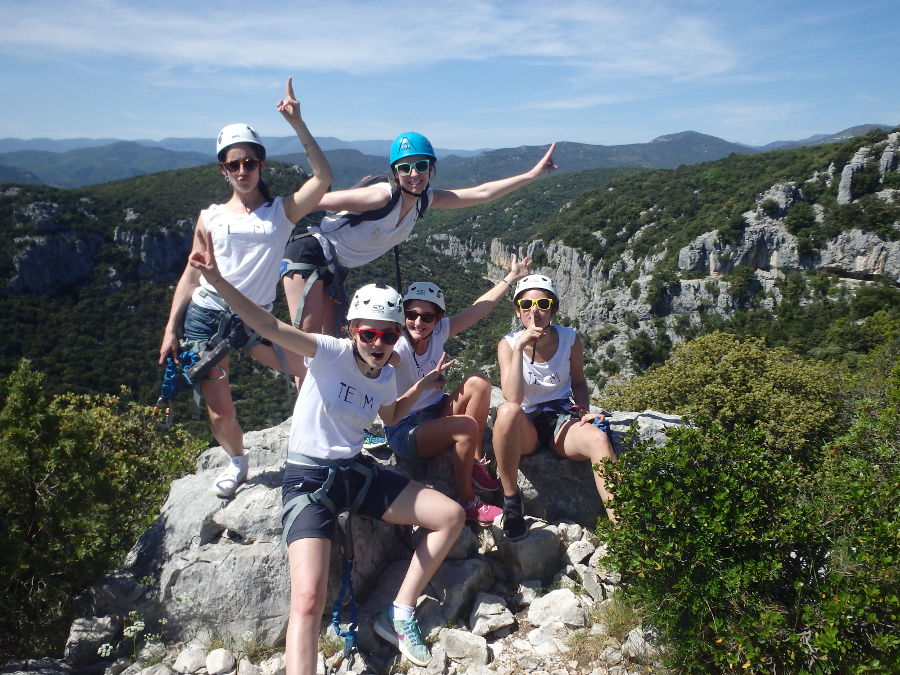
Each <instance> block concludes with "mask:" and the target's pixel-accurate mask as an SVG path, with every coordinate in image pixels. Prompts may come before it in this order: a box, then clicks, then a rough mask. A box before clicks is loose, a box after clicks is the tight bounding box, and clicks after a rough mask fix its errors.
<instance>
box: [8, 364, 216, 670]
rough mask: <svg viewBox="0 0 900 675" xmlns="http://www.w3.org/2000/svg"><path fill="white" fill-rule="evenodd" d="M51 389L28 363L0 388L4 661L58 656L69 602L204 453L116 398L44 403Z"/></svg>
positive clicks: (118, 554)
mask: <svg viewBox="0 0 900 675" xmlns="http://www.w3.org/2000/svg"><path fill="white" fill-rule="evenodd" d="M44 381H45V378H44V376H43V375H41V374H40V373H37V372H35V371H34V370H32V368H31V365H30V363H29V362H28V361H24V360H23V361H22V362H21V363H20V364H19V367H18V368H17V369H16V371H14V372H13V373H11V374H10V375H9V376H8V377H7V378H4V379H2V380H0V466H3V472H2V473H0V515H2V519H3V528H0V579H2V584H3V589H2V592H3V597H4V611H3V613H2V614H0V659H5V658H10V657H14V656H30V655H33V654H34V653H48V652H58V651H59V650H60V649H61V647H62V639H63V638H64V637H65V633H64V631H65V629H66V628H67V623H68V621H69V620H70V615H71V608H70V603H71V599H72V597H74V595H75V594H76V593H78V592H79V591H81V590H83V589H84V588H86V587H87V586H89V585H90V584H91V583H94V582H95V581H96V580H97V579H98V578H99V577H100V576H101V575H102V574H104V573H105V572H107V571H108V570H110V569H111V568H112V567H113V566H114V565H115V564H117V563H118V562H119V561H120V560H121V558H122V557H123V556H124V555H125V553H126V552H127V551H128V550H129V548H130V547H131V545H132V543H133V542H134V539H135V538H136V536H137V535H138V534H139V533H140V532H141V531H142V530H143V529H145V528H146V527H147V526H148V525H149V524H150V523H151V522H152V520H153V519H154V518H155V516H156V513H157V511H158V507H159V506H160V505H161V504H162V501H163V499H164V498H165V496H166V494H167V493H168V490H169V484H170V482H171V481H172V480H173V479H174V478H177V477H179V476H181V475H183V474H184V473H186V472H187V471H188V470H189V469H190V468H191V467H192V460H193V458H194V457H195V456H196V454H197V452H198V451H199V450H200V448H201V447H202V445H203V444H202V442H200V441H196V440H192V439H190V438H189V437H187V436H186V435H185V434H184V433H182V432H180V431H179V430H177V429H175V430H172V431H170V432H169V433H167V434H160V433H158V432H157V431H156V430H155V429H154V427H153V424H152V422H151V421H150V420H149V419H148V417H147V415H146V412H147V411H146V410H144V409H141V408H140V407H139V406H137V405H135V404H134V403H126V402H123V400H122V399H121V398H120V397H119V396H114V395H74V394H63V395H60V396H56V397H53V398H48V397H47V396H46V395H45V394H44ZM126 393H127V392H123V394H126Z"/></svg>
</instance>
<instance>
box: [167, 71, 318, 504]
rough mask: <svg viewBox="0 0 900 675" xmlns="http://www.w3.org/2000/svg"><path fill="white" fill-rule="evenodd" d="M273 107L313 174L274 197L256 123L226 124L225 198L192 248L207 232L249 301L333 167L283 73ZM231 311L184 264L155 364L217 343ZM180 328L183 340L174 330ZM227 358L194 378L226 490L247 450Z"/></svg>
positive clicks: (268, 355)
mask: <svg viewBox="0 0 900 675" xmlns="http://www.w3.org/2000/svg"><path fill="white" fill-rule="evenodd" d="M277 108H278V111H279V112H280V113H281V114H282V116H284V118H285V119H286V120H287V122H288V124H290V125H291V127H292V128H293V129H294V131H295V132H296V133H297V137H298V138H299V139H300V142H301V143H302V144H303V148H304V150H305V151H306V155H307V157H309V162H310V166H311V167H312V170H313V175H312V176H311V177H310V178H309V179H308V180H307V181H306V182H305V183H303V185H301V186H300V188H299V189H298V190H297V191H296V192H294V193H293V194H292V195H289V196H286V197H283V198H282V197H272V195H271V194H270V193H269V188H268V186H267V185H266V183H265V182H264V181H263V179H262V172H263V169H264V168H265V165H266V162H265V160H266V149H265V146H264V145H263V144H262V141H261V140H260V138H259V135H258V134H257V133H256V131H255V130H254V129H253V128H252V127H250V126H249V125H247V124H229V125H228V126H226V127H225V128H224V129H222V131H221V133H219V136H218V139H217V140H216V155H217V157H218V160H219V171H220V172H221V173H222V175H223V176H224V177H225V181H226V183H227V184H228V186H229V188H231V198H230V199H229V200H228V201H227V202H225V203H224V204H213V205H211V206H210V207H209V208H207V209H204V210H203V211H202V212H201V213H200V217H199V218H197V225H196V227H195V230H194V242H193V247H192V248H191V255H193V254H194V253H196V252H197V251H199V250H200V247H201V241H202V239H203V236H204V235H205V234H207V233H208V234H209V235H210V237H211V238H212V242H213V245H214V246H215V250H216V254H217V255H218V256H219V265H220V269H221V271H222V274H223V275H224V276H225V278H226V279H228V280H229V281H230V282H231V283H232V284H234V285H235V286H237V287H238V288H239V289H240V290H241V291H242V292H243V293H245V294H246V295H247V296H248V297H249V298H251V299H252V300H253V301H254V302H256V303H258V304H260V305H263V306H265V307H271V305H272V303H273V301H274V300H275V291H276V289H277V288H278V272H279V268H280V264H281V256H282V252H283V251H284V246H285V244H286V242H287V240H288V238H289V237H290V235H291V231H292V230H293V227H294V223H296V222H297V221H298V220H300V219H301V218H302V217H303V216H305V215H306V214H307V213H309V212H310V211H312V210H314V209H315V208H316V205H317V204H318V202H319V200H320V199H321V198H322V195H324V194H325V190H326V189H328V185H329V184H330V183H331V180H332V175H331V167H329V165H328V161H327V160H326V159H325V155H324V154H322V151H321V150H320V149H319V146H318V144H317V143H316V140H315V139H314V138H313V137H312V135H311V134H310V133H309V130H308V129H307V128H306V124H305V123H304V122H303V120H302V119H301V117H300V103H299V102H298V101H297V99H296V98H295V97H294V90H293V86H292V82H291V78H288V81H287V86H286V91H285V97H284V98H283V99H282V100H281V101H279V102H278V105H277ZM233 316H234V312H233V311H232V310H231V309H230V308H229V307H228V305H227V303H226V302H225V301H223V300H222V299H221V298H220V297H219V296H218V294H217V293H216V291H215V289H214V288H213V287H212V286H211V285H210V284H208V283H207V282H205V281H203V280H202V278H201V275H200V272H199V271H198V270H197V269H196V268H194V267H192V266H191V265H186V266H185V268H184V272H183V273H182V275H181V278H180V279H179V281H178V285H177V286H176V287H175V294H174V297H173V298H172V308H171V310H170V311H169V320H168V323H167V324H166V327H165V331H164V333H163V339H162V344H161V346H160V349H159V362H160V364H164V363H166V360H167V358H168V357H172V358H173V359H174V361H175V362H176V363H179V361H178V353H179V351H180V350H181V349H194V350H196V351H197V352H201V353H202V352H203V351H205V350H207V348H211V347H213V346H215V344H216V343H217V342H219V341H221V340H222V339H223V338H224V337H225V336H226V335H227V334H228V333H229V332H230V331H231V330H232V328H233V327H234V326H235V324H234V323H233ZM179 330H181V332H182V338H183V339H182V341H181V342H180V341H179V339H178V332H179ZM236 330H237V332H238V337H235V338H234V341H235V342H236V343H237V344H236V346H240V343H241V342H243V343H244V348H245V349H246V350H247V352H248V353H249V354H250V356H252V357H253V358H255V359H257V360H258V361H261V362H262V363H264V364H266V365H267V366H270V367H272V368H276V369H279V370H280V369H282V368H283V367H284V366H283V365H282V359H281V357H279V355H277V354H276V353H275V351H274V350H273V348H272V346H271V345H268V344H265V343H261V342H257V341H255V340H254V341H252V342H247V339H246V337H247V336H246V333H245V332H244V331H243V328H241V327H238V328H237V329H236ZM284 357H285V358H286V362H287V367H288V370H290V371H291V372H292V373H296V372H303V364H302V359H301V358H300V357H298V356H297V355H296V354H291V353H290V352H286V353H285V354H284ZM228 367H229V359H228V356H227V355H226V356H225V357H224V358H223V359H222V360H221V361H219V362H218V363H217V365H216V366H215V367H214V368H213V369H212V370H211V371H210V372H209V373H208V374H207V376H206V377H205V379H203V380H202V381H201V382H200V383H199V387H200V391H201V392H202V394H203V398H204V400H205V401H206V407H207V409H208V410H209V420H210V426H211V427H212V434H213V436H214V437H215V439H216V441H217V442H218V443H219V445H221V446H222V449H223V450H225V452H226V453H227V454H228V455H229V458H230V462H229V464H228V466H227V468H226V469H225V471H224V472H223V473H222V474H221V475H220V476H218V477H217V478H216V480H215V482H214V484H213V490H214V492H215V493H216V494H217V495H219V496H220V497H231V496H232V495H233V494H234V492H235V490H237V488H238V486H239V485H240V484H241V483H243V482H244V481H245V480H246V479H247V470H248V467H249V460H250V458H249V457H248V456H247V454H246V452H245V450H244V433H243V430H242V429H241V426H240V424H238V421H237V416H236V413H235V408H234V403H233V402H232V399H231V386H230V384H229V382H228Z"/></svg>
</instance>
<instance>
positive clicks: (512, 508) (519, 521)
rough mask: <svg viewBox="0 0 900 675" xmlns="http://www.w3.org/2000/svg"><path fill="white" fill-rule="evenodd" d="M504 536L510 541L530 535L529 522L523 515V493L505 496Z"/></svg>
mask: <svg viewBox="0 0 900 675" xmlns="http://www.w3.org/2000/svg"><path fill="white" fill-rule="evenodd" d="M501 526H502V528H503V536H504V537H506V538H507V539H509V540H510V541H518V540H519V539H524V538H525V537H526V536H527V535H528V523H526V522H525V516H524V515H522V495H521V494H519V493H517V494H516V496H515V497H504V498H503V521H502V525H501Z"/></svg>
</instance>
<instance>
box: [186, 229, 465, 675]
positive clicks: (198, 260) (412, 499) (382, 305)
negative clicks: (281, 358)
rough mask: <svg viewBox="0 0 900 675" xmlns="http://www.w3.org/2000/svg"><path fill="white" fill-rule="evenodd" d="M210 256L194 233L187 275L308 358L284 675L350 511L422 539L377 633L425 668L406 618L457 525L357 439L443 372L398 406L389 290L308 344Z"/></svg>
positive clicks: (370, 290) (289, 506)
mask: <svg viewBox="0 0 900 675" xmlns="http://www.w3.org/2000/svg"><path fill="white" fill-rule="evenodd" d="M213 248H214V243H213V241H212V238H211V236H210V234H209V233H203V234H202V237H201V247H200V249H199V250H197V251H195V252H194V253H192V254H191V259H190V264H191V265H192V266H193V268H195V269H197V270H198V271H199V272H200V273H202V275H203V277H204V278H205V280H206V281H207V283H209V284H210V286H211V287H213V288H215V289H216V291H217V292H218V293H219V294H220V295H221V296H222V297H223V298H225V300H227V301H228V303H229V304H230V305H231V306H232V307H233V308H234V309H235V311H236V312H237V313H238V314H240V316H241V317H242V318H243V320H244V321H245V322H246V324H247V325H248V326H250V327H251V328H252V329H253V330H255V331H256V332H257V333H259V334H260V335H261V336H263V337H265V338H267V339H269V340H271V341H272V342H274V343H277V344H280V345H281V346H282V347H284V348H285V349H287V350H290V351H292V352H295V353H297V354H300V355H302V356H304V357H306V365H307V367H308V369H309V370H308V373H307V377H306V378H305V380H304V382H303V386H302V387H301V389H300V393H299V395H298V397H297V402H296V405H295V406H294V416H293V419H292V420H291V430H290V435H289V438H288V449H287V450H288V452H287V461H286V464H285V470H284V477H283V480H282V505H283V512H282V526H283V536H282V540H283V541H284V542H285V543H286V545H287V550H288V566H289V569H290V576H291V604H290V614H289V619H288V628H287V634H286V638H285V658H286V661H287V671H288V673H291V675H297V674H299V673H313V672H315V668H316V656H317V644H316V643H317V638H318V634H319V629H320V626H321V623H322V613H323V611H324V609H325V599H326V587H327V583H328V572H329V560H330V554H331V539H332V537H333V534H334V525H335V518H336V514H337V513H340V512H341V511H342V510H344V509H346V508H349V507H350V505H351V504H354V503H355V502H357V501H358V502H359V506H358V509H357V510H356V512H357V513H359V514H362V515H366V516H369V517H372V518H379V519H381V520H384V521H386V522H388V523H393V524H396V525H417V526H420V527H421V528H423V529H424V530H427V534H426V535H425V536H424V537H423V538H422V539H421V540H420V541H419V543H418V544H417V546H416V549H415V551H414V552H413V556H412V560H411V561H410V564H409V567H408V569H407V572H406V575H405V577H404V579H403V582H402V583H401V586H400V589H399V590H398V592H397V595H396V597H395V599H394V602H393V603H392V605H391V606H390V607H388V608H387V609H386V610H385V611H384V612H383V613H382V614H381V615H380V616H379V617H378V619H377V621H376V623H375V631H376V632H377V633H378V634H379V635H380V636H382V637H384V638H385V639H387V640H390V641H391V642H392V643H394V644H396V645H397V646H398V647H399V649H400V651H401V652H402V653H403V655H404V656H406V657H407V658H408V659H409V660H410V661H412V662H413V663H415V664H416V665H419V666H426V665H428V663H429V661H430V660H431V653H430V651H429V649H428V646H427V645H426V644H425V642H424V640H423V639H422V635H421V632H420V631H419V627H418V624H417V622H416V619H415V615H414V609H415V606H416V603H417V601H418V598H419V595H420V594H421V593H422V591H423V590H424V589H425V586H426V585H427V583H428V582H429V581H430V579H431V577H432V576H433V575H434V573H435V572H436V571H437V569H438V567H439V566H440V565H441V563H442V562H443V560H444V558H445V557H446V555H447V553H448V552H449V550H450V548H451V547H452V546H453V543H454V542H455V541H456V539H457V538H458V537H459V533H460V532H461V531H462V528H463V525H464V524H465V514H464V512H463V510H462V508H461V507H460V506H459V504H457V503H456V502H455V501H453V500H452V499H450V498H449V497H447V496H445V495H443V494H441V493H440V492H438V491H436V490H433V489H431V488H428V487H426V486H424V485H422V484H421V483H418V482H416V481H412V480H410V479H408V478H406V477H405V476H402V475H400V474H398V473H394V472H391V471H387V470H382V469H380V468H379V467H378V465H377V464H375V463H374V462H373V461H372V460H371V458H368V457H363V456H361V455H360V452H361V450H362V444H363V437H364V434H365V429H366V427H367V426H368V425H369V424H371V423H372V421H373V420H374V419H375V416H376V414H377V415H380V416H381V418H382V419H383V420H384V421H385V422H387V423H396V422H397V421H399V420H400V419H402V418H403V417H404V416H405V415H406V414H407V412H408V411H409V409H410V407H411V406H412V405H413V404H414V403H415V402H416V400H417V399H418V398H419V397H420V396H422V395H423V394H425V393H426V392H428V391H430V390H432V389H440V388H442V387H443V385H444V376H443V372H444V370H446V368H448V367H449V366H450V364H449V363H444V359H441V360H440V361H439V362H438V363H437V364H436V365H435V367H434V368H433V369H432V370H431V372H429V373H428V374H426V376H425V377H423V378H421V379H419V380H417V381H416V382H415V383H414V384H413V386H412V387H410V388H409V389H408V390H407V391H406V392H405V393H403V394H402V395H401V396H399V397H398V395H397V393H398V389H397V379H396V377H395V372H394V368H393V367H392V366H391V365H389V364H390V362H391V361H392V360H393V361H396V356H394V354H393V349H394V345H395V344H397V341H398V340H399V339H400V325H401V324H400V322H401V321H402V320H403V306H402V303H401V298H400V294H399V293H397V291H395V290H394V289H393V288H390V287H389V286H384V285H381V284H369V285H367V286H363V287H362V288H360V289H359V290H358V291H357V292H356V294H355V295H354V296H353V299H352V300H351V302H350V309H349V311H348V313H347V320H348V328H349V333H350V337H349V338H341V339H338V338H334V337H332V336H330V335H319V334H315V333H307V332H305V331H303V330H301V329H298V328H294V327H293V326H290V325H288V324H286V323H283V322H281V321H278V320H277V319H276V318H275V317H274V316H272V314H271V313H270V312H268V311H266V310H265V309H263V308H262V307H260V306H259V305H257V304H256V303H254V302H253V301H252V300H250V299H249V298H248V297H247V296H245V295H244V294H242V293H241V292H240V291H239V290H238V289H237V288H235V286H234V285H232V284H231V283H229V282H228V280H227V279H225V278H223V276H222V274H221V271H220V269H219V267H218V266H217V264H216V256H215V254H214V253H213ZM392 357H393V359H392ZM367 485H368V487H366V486H367ZM326 498H327V499H326ZM329 502H330V504H331V505H329Z"/></svg>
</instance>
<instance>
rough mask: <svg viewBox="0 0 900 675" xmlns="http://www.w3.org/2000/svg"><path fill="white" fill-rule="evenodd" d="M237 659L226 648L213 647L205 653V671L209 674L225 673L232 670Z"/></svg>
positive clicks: (221, 674) (220, 674)
mask: <svg viewBox="0 0 900 675" xmlns="http://www.w3.org/2000/svg"><path fill="white" fill-rule="evenodd" d="M236 664H237V661H236V660H235V658H234V654H232V653H231V652H230V651H229V650H227V649H222V648H220V649H213V650H212V651H211V652H210V653H209V654H207V655H206V672H207V673H209V675H225V673H230V672H231V671H232V670H234V667H235V665H236Z"/></svg>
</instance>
